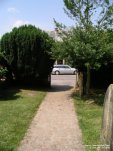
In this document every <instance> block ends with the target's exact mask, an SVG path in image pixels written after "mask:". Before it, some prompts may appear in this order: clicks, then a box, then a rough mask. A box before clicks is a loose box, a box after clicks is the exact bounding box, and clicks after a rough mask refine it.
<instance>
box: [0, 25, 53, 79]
mask: <svg viewBox="0 0 113 151" xmlns="http://www.w3.org/2000/svg"><path fill="white" fill-rule="evenodd" d="M53 43H54V40H53V39H52V38H51V37H49V35H48V34H47V33H46V32H44V31H42V30H41V29H39V28H36V27H35V26H32V25H24V26H21V27H19V28H14V29H13V30H12V31H11V32H10V33H6V34H4V35H3V36H2V38H1V52H2V53H3V55H4V56H5V58H6V59H7V61H8V63H9V65H10V66H11V69H12V73H13V74H14V76H15V78H16V79H17V80H25V81H32V80H36V79H38V78H39V77H47V75H49V74H50V73H51V70H52V66H53V63H54V60H53V59H52V58H51V55H50V52H51V48H52V45H53Z"/></svg>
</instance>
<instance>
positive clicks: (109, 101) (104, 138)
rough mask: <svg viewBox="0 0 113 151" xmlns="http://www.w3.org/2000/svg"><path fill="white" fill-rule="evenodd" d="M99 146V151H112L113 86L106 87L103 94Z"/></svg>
mask: <svg viewBox="0 0 113 151" xmlns="http://www.w3.org/2000/svg"><path fill="white" fill-rule="evenodd" d="M101 144H102V145H103V148H101V149H99V151H113V84H111V85H110V86H109V87H108V89H107V91H106V94H105V99H104V110H103V118H102V129H101Z"/></svg>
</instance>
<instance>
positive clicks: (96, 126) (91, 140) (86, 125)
mask: <svg viewBox="0 0 113 151" xmlns="http://www.w3.org/2000/svg"><path fill="white" fill-rule="evenodd" d="M104 94H105V93H104V92H103V91H96V92H94V93H92V94H91V95H90V96H89V97H83V98H80V97H79V96H78V95H77V94H75V95H74V96H73V97H74V103H75V108H76V112H77V115H78V120H79V125H80V128H81V130H82V135H83V143H84V145H88V146H87V147H86V151H96V150H97V149H94V145H99V144H100V133H101V125H102V113H103V102H104Z"/></svg>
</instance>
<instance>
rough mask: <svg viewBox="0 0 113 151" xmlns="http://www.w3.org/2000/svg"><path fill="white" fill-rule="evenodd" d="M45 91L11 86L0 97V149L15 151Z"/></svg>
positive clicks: (2, 150) (0, 150) (1, 150)
mask: <svg viewBox="0 0 113 151" xmlns="http://www.w3.org/2000/svg"><path fill="white" fill-rule="evenodd" d="M45 94H46V93H45V92H41V91H37V90H20V89H15V88H11V89H10V90H5V91H4V92H2V96H1V97H0V151H16V150H17V147H18V145H19V143H20V141H21V140H22V139H23V137H24V135H25V132H26V130H27V128H28V127H29V124H30V122H31V120H32V118H33V116H34V115H35V113H36V110H37V108H38V107H39V105H40V103H41V102H42V100H43V98H44V96H45Z"/></svg>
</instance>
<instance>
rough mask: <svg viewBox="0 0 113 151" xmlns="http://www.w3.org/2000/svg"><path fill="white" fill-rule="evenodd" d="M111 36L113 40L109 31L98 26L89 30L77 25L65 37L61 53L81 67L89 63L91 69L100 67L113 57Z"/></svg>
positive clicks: (73, 63) (74, 64)
mask: <svg viewBox="0 0 113 151" xmlns="http://www.w3.org/2000/svg"><path fill="white" fill-rule="evenodd" d="M110 38H111V39H112V40H113V37H111V36H110V34H109V32H106V31H104V30H100V29H98V28H96V27H92V26H91V27H90V28H89V30H88V31H86V30H85V29H82V28H81V27H76V28H73V29H72V30H71V32H70V33H68V36H67V37H65V38H64V39H63V40H64V41H63V42H62V49H63V48H64V49H63V50H62V52H61V53H59V54H61V55H62V57H63V56H64V57H65V58H66V59H67V60H68V62H70V63H71V64H72V65H73V66H77V67H78V68H79V69H83V68H85V67H86V66H87V64H90V67H91V69H98V68H100V66H101V65H102V64H107V63H108V62H111V61H112V59H113V44H112V40H111V41H110V40H109V39H110ZM58 50H59V49H58ZM58 52H59V51H58Z"/></svg>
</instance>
